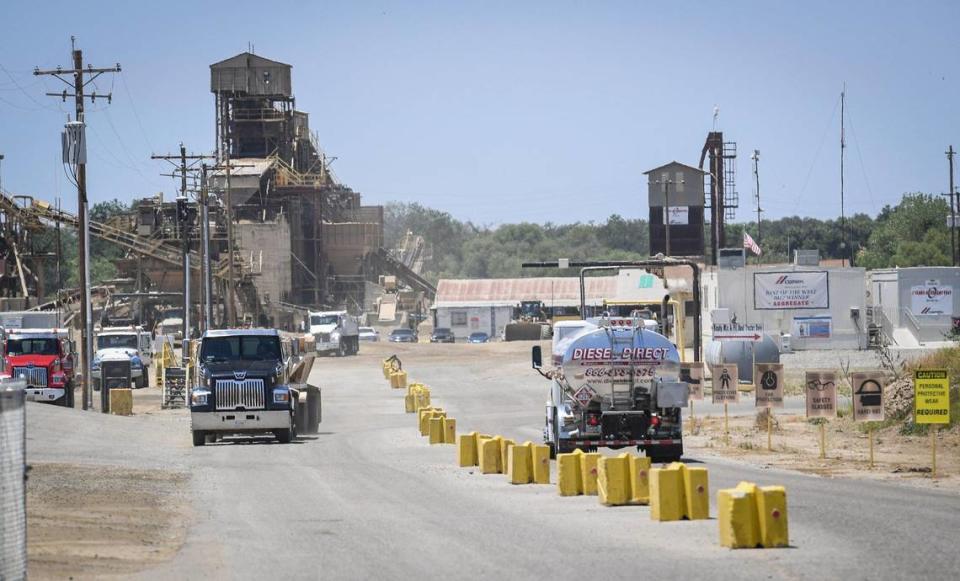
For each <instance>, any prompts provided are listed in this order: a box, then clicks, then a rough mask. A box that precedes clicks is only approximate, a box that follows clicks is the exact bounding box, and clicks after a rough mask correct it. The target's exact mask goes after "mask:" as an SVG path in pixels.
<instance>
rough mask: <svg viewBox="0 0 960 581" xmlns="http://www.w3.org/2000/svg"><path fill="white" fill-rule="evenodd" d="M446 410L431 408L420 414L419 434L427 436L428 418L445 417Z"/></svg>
mask: <svg viewBox="0 0 960 581" xmlns="http://www.w3.org/2000/svg"><path fill="white" fill-rule="evenodd" d="M445 417H447V412H445V411H443V410H442V409H440V408H433V409H431V410H430V411H428V412H425V413H423V414H421V415H420V435H421V436H424V437H427V436H429V435H430V420H431V419H433V418H445Z"/></svg>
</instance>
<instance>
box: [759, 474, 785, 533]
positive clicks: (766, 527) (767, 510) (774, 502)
mask: <svg viewBox="0 0 960 581" xmlns="http://www.w3.org/2000/svg"><path fill="white" fill-rule="evenodd" d="M757 513H758V516H759V522H760V544H761V545H763V546H764V547H766V548H771V547H786V546H789V545H790V536H789V534H788V531H787V490H786V489H785V488H784V487H782V486H762V487H760V488H758V489H757Z"/></svg>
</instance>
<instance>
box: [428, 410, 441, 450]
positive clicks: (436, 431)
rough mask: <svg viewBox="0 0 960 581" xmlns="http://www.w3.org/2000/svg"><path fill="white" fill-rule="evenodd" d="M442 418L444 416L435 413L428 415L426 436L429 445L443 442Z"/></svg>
mask: <svg viewBox="0 0 960 581" xmlns="http://www.w3.org/2000/svg"><path fill="white" fill-rule="evenodd" d="M443 420H444V418H442V417H440V416H437V415H434V416H431V417H430V427H429V432H428V436H429V438H430V444H431V445H433V444H442V443H443Z"/></svg>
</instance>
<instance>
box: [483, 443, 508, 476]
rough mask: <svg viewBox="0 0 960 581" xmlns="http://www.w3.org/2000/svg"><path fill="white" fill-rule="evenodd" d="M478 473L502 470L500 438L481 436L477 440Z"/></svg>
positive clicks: (498, 472)
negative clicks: (478, 455)
mask: <svg viewBox="0 0 960 581" xmlns="http://www.w3.org/2000/svg"><path fill="white" fill-rule="evenodd" d="M479 446H480V448H479V454H480V461H479V466H480V473H481V474H500V473H502V472H503V469H502V468H501V464H500V438H499V437H497V438H483V437H481V438H480V440H479Z"/></svg>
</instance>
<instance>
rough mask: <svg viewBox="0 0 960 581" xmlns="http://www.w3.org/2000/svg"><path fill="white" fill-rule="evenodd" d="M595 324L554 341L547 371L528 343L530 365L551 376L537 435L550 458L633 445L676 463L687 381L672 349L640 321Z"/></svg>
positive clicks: (653, 456)
mask: <svg viewBox="0 0 960 581" xmlns="http://www.w3.org/2000/svg"><path fill="white" fill-rule="evenodd" d="M597 322H598V323H599V324H598V325H597V326H594V325H588V326H586V327H584V328H583V329H582V330H581V331H580V332H578V333H576V334H574V335H571V336H569V337H567V338H565V339H563V340H561V341H559V342H558V343H557V344H556V345H555V347H554V348H553V352H552V354H551V362H550V365H549V370H548V371H546V372H545V371H544V370H543V367H544V364H543V354H542V352H541V349H540V346H535V347H533V352H532V359H533V368H534V369H536V370H537V371H539V372H540V374H541V375H543V376H544V377H546V378H547V379H549V380H550V393H549V398H548V400H547V404H546V408H545V411H546V414H545V422H544V429H543V438H544V441H545V442H546V444H547V445H548V446H549V447H550V451H551V455H553V456H555V455H556V454H562V453H567V452H572V451H573V450H575V449H578V448H579V449H582V450H585V451H591V450H595V449H597V448H625V447H631V446H636V447H637V449H638V450H643V451H644V452H645V453H646V455H647V456H649V457H650V458H651V459H652V460H653V461H654V462H671V461H674V460H679V459H680V457H681V456H682V455H683V437H682V424H681V417H680V411H681V408H683V407H685V406H686V405H687V398H688V385H687V384H686V383H684V382H682V381H680V380H679V375H680V354H679V352H678V351H677V348H676V347H675V346H674V345H673V343H671V342H670V341H669V340H668V339H667V338H666V337H664V336H663V335H660V334H658V333H655V332H653V331H650V330H648V329H645V328H644V323H643V321H642V320H640V319H637V320H636V322H635V324H633V325H630V326H625V325H622V324H620V325H610V324H609V321H608V320H605V319H603V318H601V319H599V320H598V321H597Z"/></svg>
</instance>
